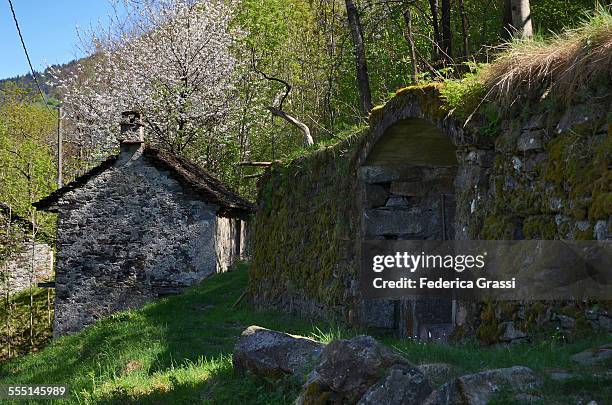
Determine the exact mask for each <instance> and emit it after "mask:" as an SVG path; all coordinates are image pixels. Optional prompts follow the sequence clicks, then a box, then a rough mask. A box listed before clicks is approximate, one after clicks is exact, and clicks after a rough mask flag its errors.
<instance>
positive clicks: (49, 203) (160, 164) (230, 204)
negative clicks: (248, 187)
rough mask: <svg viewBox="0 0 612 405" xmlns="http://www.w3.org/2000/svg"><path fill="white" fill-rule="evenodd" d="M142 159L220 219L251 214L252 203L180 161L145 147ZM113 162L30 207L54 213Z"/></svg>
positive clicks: (104, 164) (180, 159)
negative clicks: (70, 194)
mask: <svg viewBox="0 0 612 405" xmlns="http://www.w3.org/2000/svg"><path fill="white" fill-rule="evenodd" d="M143 158H144V159H146V160H147V161H148V162H150V163H151V164H152V165H153V166H155V167H156V168H158V169H160V170H166V171H168V172H169V173H170V175H171V176H172V177H173V178H174V179H176V180H177V181H178V182H179V183H180V184H182V185H183V187H186V188H189V189H192V190H193V191H195V193H196V194H198V195H199V196H200V197H201V198H202V200H203V201H206V202H208V203H211V204H215V205H218V206H219V207H220V208H219V211H218V214H219V215H221V216H226V217H243V216H245V215H248V214H249V213H251V212H254V211H255V206H254V205H253V204H252V203H250V202H249V201H247V200H245V199H244V198H242V197H240V196H239V195H237V194H236V193H234V192H233V191H232V190H230V189H229V188H228V187H227V186H225V185H224V184H223V183H222V182H221V181H220V180H219V179H217V178H216V177H214V176H213V175H212V174H210V173H208V172H207V171H206V170H204V169H202V168H201V167H199V166H197V165H196V164H194V163H192V162H189V161H188V160H186V159H184V158H181V157H179V156H176V155H175V154H173V153H171V152H166V151H162V150H158V149H155V148H151V147H145V149H144V152H143ZM117 159H118V156H111V157H109V158H108V159H106V160H105V161H104V162H102V163H101V164H99V165H98V166H96V167H94V168H93V169H91V170H89V171H88V172H87V173H85V174H83V175H82V176H80V177H78V178H77V179H75V180H74V181H72V182H70V183H68V184H66V185H65V186H64V187H62V188H59V189H57V190H55V191H54V192H53V193H51V194H49V195H48V196H47V197H45V198H43V199H42V200H40V201H37V202H35V203H34V204H33V205H34V206H35V207H36V208H38V209H41V210H48V211H56V210H57V207H56V203H57V202H58V201H59V199H60V198H61V197H62V196H63V195H64V194H66V193H67V192H69V191H72V190H75V189H78V188H80V187H82V186H83V185H85V184H86V183H87V182H88V181H89V180H91V179H92V178H94V177H96V176H97V175H99V174H101V173H103V172H104V171H106V170H107V169H109V168H111V167H113V165H114V164H115V162H116V161H117Z"/></svg>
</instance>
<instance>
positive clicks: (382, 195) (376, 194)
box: [366, 184, 389, 208]
mask: <svg viewBox="0 0 612 405" xmlns="http://www.w3.org/2000/svg"><path fill="white" fill-rule="evenodd" d="M388 197H389V193H387V191H386V190H385V188H384V187H383V186H379V185H377V184H366V204H367V206H368V207H369V208H374V207H382V206H384V205H385V203H386V202H387V198H388Z"/></svg>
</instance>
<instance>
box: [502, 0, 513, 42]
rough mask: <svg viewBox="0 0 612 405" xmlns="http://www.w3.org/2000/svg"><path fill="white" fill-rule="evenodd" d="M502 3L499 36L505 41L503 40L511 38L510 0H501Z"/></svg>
mask: <svg viewBox="0 0 612 405" xmlns="http://www.w3.org/2000/svg"><path fill="white" fill-rule="evenodd" d="M502 2H503V7H504V13H503V17H502V28H501V32H500V36H501V37H502V38H503V39H505V40H509V39H510V38H512V31H513V29H512V4H511V3H512V0H502Z"/></svg>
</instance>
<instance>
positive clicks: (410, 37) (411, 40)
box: [404, 6, 419, 83]
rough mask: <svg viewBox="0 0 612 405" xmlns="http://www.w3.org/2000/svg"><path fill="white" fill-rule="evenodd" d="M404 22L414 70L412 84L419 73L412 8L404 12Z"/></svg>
mask: <svg viewBox="0 0 612 405" xmlns="http://www.w3.org/2000/svg"><path fill="white" fill-rule="evenodd" d="M404 22H405V23H406V41H408V47H409V48H410V62H411V68H412V72H411V78H412V83H416V82H417V76H418V74H419V71H418V68H417V55H416V49H415V46H414V35H413V34H412V11H411V10H410V6H408V7H407V8H406V11H404Z"/></svg>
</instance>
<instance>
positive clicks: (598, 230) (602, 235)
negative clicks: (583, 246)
mask: <svg viewBox="0 0 612 405" xmlns="http://www.w3.org/2000/svg"><path fill="white" fill-rule="evenodd" d="M593 236H594V237H595V239H597V240H606V239H608V223H607V221H602V220H600V221H597V222H596V223H595V226H594V228H593Z"/></svg>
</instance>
